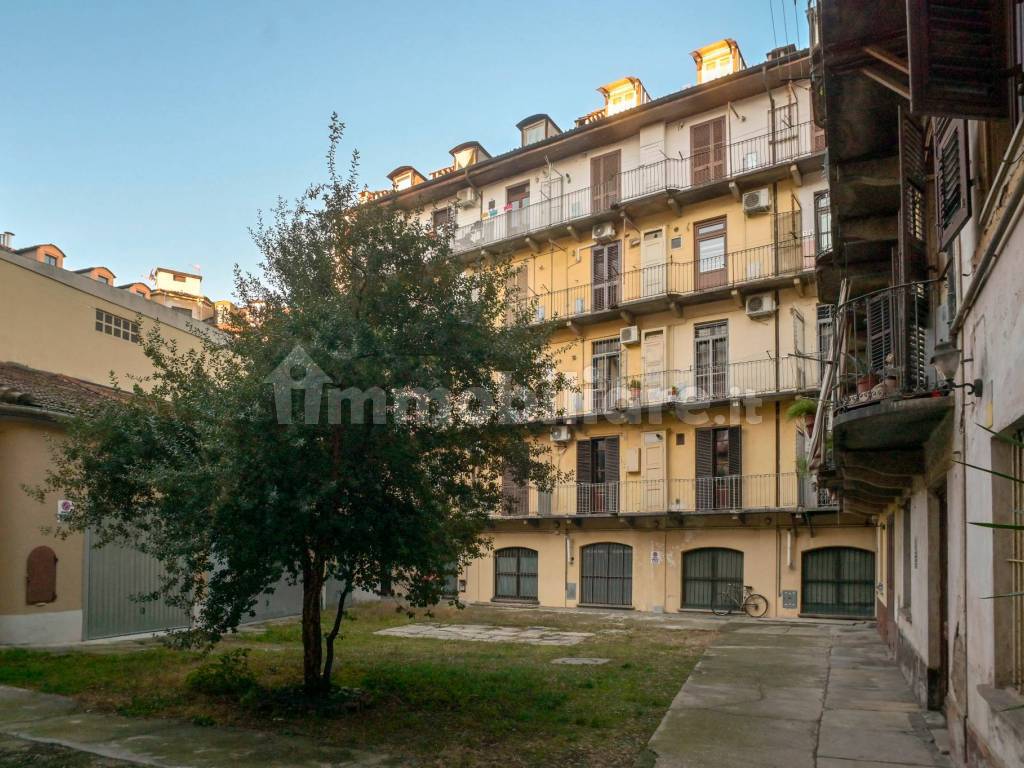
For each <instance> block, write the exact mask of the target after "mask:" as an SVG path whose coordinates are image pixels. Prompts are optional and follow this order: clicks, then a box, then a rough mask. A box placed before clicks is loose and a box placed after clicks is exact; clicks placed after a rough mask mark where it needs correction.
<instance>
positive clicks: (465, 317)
mask: <svg viewBox="0 0 1024 768" xmlns="http://www.w3.org/2000/svg"><path fill="white" fill-rule="evenodd" d="M342 129H343V126H342V124H341V123H340V122H339V121H338V120H337V118H336V117H335V118H334V119H333V121H332V124H331V136H330V150H329V152H328V155H327V168H328V180H327V181H326V182H325V183H322V184H314V185H312V186H311V187H310V188H309V189H308V190H307V192H306V193H305V195H303V197H302V198H300V199H299V200H297V201H295V202H294V203H292V204H290V205H289V204H287V203H285V202H284V201H281V202H279V204H278V205H277V206H276V208H275V209H274V210H273V212H272V216H271V217H270V219H269V221H267V222H264V221H263V220H261V221H260V222H259V224H258V226H257V227H256V228H255V230H254V231H253V238H254V240H255V242H256V245H257V246H258V247H259V249H260V251H261V253H262V256H263V261H262V264H261V273H260V274H259V275H250V274H243V273H242V272H241V271H240V270H238V269H237V268H236V295H237V297H238V299H239V303H240V304H241V305H243V306H245V307H248V308H249V310H250V311H249V312H248V313H245V314H239V315H238V316H236V317H234V318H233V319H232V323H233V325H235V326H236V327H237V328H238V332H237V333H233V334H231V335H229V336H227V337H223V338H222V337H219V336H210V337H209V338H208V339H207V340H206V341H205V342H204V343H203V345H202V346H201V347H200V348H199V349H195V350H185V349H181V348H179V347H178V345H177V344H175V343H174V342H173V341H168V340H166V339H164V338H163V337H162V336H161V334H160V328H159V326H158V325H156V326H152V327H150V328H149V329H148V330H147V331H146V332H145V334H144V342H143V349H144V350H145V353H146V355H147V356H148V357H149V359H150V360H151V361H152V364H153V374H152V375H151V376H150V377H149V378H148V380H146V381H143V382H133V384H134V388H133V391H134V397H132V398H130V399H127V400H115V401H111V402H108V403H106V404H104V405H103V406H102V407H101V408H99V409H98V410H97V411H96V412H95V413H93V414H89V415H88V416H84V417H80V418H77V419H74V420H72V421H71V423H70V424H69V425H68V429H67V434H66V439H65V440H63V441H62V442H61V443H60V444H59V445H58V446H57V447H56V454H55V457H54V470H53V472H52V473H51V475H50V476H49V478H48V480H47V482H46V483H45V484H44V486H42V487H39V488H35V489H33V493H35V494H37V495H39V496H42V495H43V494H44V493H46V492H48V491H51V492H52V491H57V490H58V489H59V491H60V493H61V497H62V498H67V499H71V500H72V501H73V502H74V504H75V508H74V513H73V515H72V517H71V519H69V520H68V521H67V522H65V523H64V524H62V528H61V532H62V533H65V534H66V533H67V532H69V531H81V530H84V529H86V528H89V529H91V530H92V531H93V534H94V537H95V538H96V539H97V540H98V541H99V542H100V543H104V542H108V541H113V542H118V543H122V544H127V545H130V546H134V547H136V548H138V549H141V550H142V551H144V552H148V553H150V554H152V555H154V556H155V557H156V558H158V559H159V560H160V561H161V562H162V563H163V565H164V567H165V569H166V573H167V575H166V578H165V580H164V583H163V585H162V587H161V589H160V590H159V593H156V594H152V595H146V596H143V597H144V599H155V598H157V597H161V596H162V597H163V598H164V599H166V600H167V601H168V602H170V603H171V604H173V605H177V606H179V607H182V608H186V609H188V610H190V611H192V612H193V615H195V616H196V621H195V626H194V627H193V628H192V630H191V631H190V632H189V633H187V634H185V635H184V636H182V638H181V639H182V641H183V642H215V641H217V640H218V639H219V638H220V637H221V636H222V635H223V634H224V633H226V632H229V631H231V630H232V629H234V628H235V627H237V626H238V624H239V622H240V621H241V620H242V619H243V618H245V617H247V616H248V615H249V613H250V611H251V610H252V608H253V606H254V605H255V603H256V600H257V598H258V596H259V595H260V593H262V592H263V591H264V590H265V589H266V588H267V587H269V586H271V585H273V584H274V583H275V582H277V581H278V580H279V579H281V578H282V577H289V578H292V579H295V580H296V581H298V582H299V583H302V585H303V589H304V592H305V594H306V595H307V597H308V598H310V599H307V600H306V613H305V615H304V624H303V642H304V646H305V650H306V658H305V660H304V666H305V672H306V683H307V685H308V686H310V687H311V688H312V687H315V686H316V685H317V684H318V681H317V678H318V675H320V674H321V671H322V674H323V677H324V678H329V677H330V659H331V654H332V652H333V639H334V637H335V635H336V634H337V632H338V629H339V628H340V624H339V625H336V626H335V627H334V628H332V630H331V631H330V632H328V639H327V656H326V659H325V657H324V654H323V633H322V631H321V630H320V626H319V611H320V608H319V601H318V599H315V598H314V597H313V596H318V595H319V594H320V593H321V590H322V587H323V585H324V584H325V583H326V580H327V579H337V580H339V581H341V582H344V583H345V584H346V585H347V586H348V587H350V588H363V589H369V590H376V589H378V588H379V587H380V585H381V584H390V585H392V586H393V587H394V589H395V591H396V593H397V594H399V595H400V596H401V597H402V599H404V601H405V602H406V603H407V605H409V606H414V607H424V606H429V605H432V604H434V603H436V602H437V601H438V600H440V599H441V598H442V593H443V589H444V583H445V578H444V576H445V575H446V574H448V573H450V571H451V569H452V568H453V567H460V566H464V565H465V564H467V563H468V562H470V561H472V560H473V559H475V558H476V557H478V556H479V555H480V554H481V552H482V550H483V549H484V548H485V547H486V546H487V544H486V541H485V539H484V537H483V536H482V534H483V533H484V532H485V530H486V524H487V520H488V517H489V514H490V513H491V512H492V511H496V510H498V508H499V503H500V478H501V476H502V473H503V471H505V470H506V469H509V470H511V472H512V473H513V474H514V475H515V476H516V477H517V479H519V480H521V481H524V482H532V483H535V484H538V485H540V486H543V487H549V486H550V485H551V484H552V483H553V482H554V481H555V480H556V479H558V475H557V473H556V472H555V471H554V470H553V469H552V467H551V465H550V464H549V463H547V462H545V461H542V458H543V456H542V454H543V453H544V451H543V449H541V448H540V447H539V444H538V443H537V442H536V441H532V440H531V439H530V438H531V437H532V436H534V435H536V434H538V432H539V429H540V427H539V425H538V422H539V417H541V416H542V415H544V414H545V412H546V409H545V403H547V402H550V401H551V399H552V397H551V396H552V395H553V393H554V392H555V391H556V390H557V388H558V387H560V386H561V385H562V383H563V382H562V380H561V378H560V377H557V376H556V377H553V376H552V375H551V373H552V371H553V368H554V362H555V358H554V352H552V351H549V350H548V348H547V341H548V338H549V334H550V332H551V330H550V328H548V327H545V326H543V325H539V324H534V323H532V322H531V321H532V318H533V307H531V306H530V305H529V302H513V301H512V299H513V296H512V294H511V293H510V291H511V290H514V288H513V287H512V286H513V285H514V284H513V283H512V282H511V281H510V280H509V277H510V276H511V275H512V271H511V269H510V267H508V266H507V265H497V266H496V267H495V268H493V269H489V270H487V271H486V272H478V273H474V274H468V273H466V271H465V268H464V266H463V265H462V263H461V262H460V261H459V260H458V259H457V258H456V257H455V256H454V255H453V254H452V252H451V250H450V242H449V238H447V237H444V236H438V234H437V233H435V232H433V231H432V230H431V229H430V228H429V227H427V226H424V225H423V224H421V223H419V221H418V219H417V218H416V217H415V215H414V214H412V213H408V212H404V211H401V210H399V209H398V208H396V207H395V206H384V205H379V204H374V205H360V204H359V202H358V189H359V185H358V183H357V177H356V174H355V168H356V164H357V157H356V156H355V155H354V156H353V160H352V166H351V170H350V171H349V172H348V174H347V175H346V176H344V177H342V176H341V175H340V174H339V172H338V170H337V167H336V151H337V147H338V143H339V141H340V139H341V134H342ZM510 308H511V309H510ZM300 350H301V352H302V354H299V351H300ZM310 361H311V362H310ZM282 366H283V367H282ZM295 369H298V370H295ZM282 372H283V375H284V379H283V381H284V387H283V388H280V387H278V386H277V385H275V384H273V383H272V382H274V381H277V382H281V381H282V379H281V378H280V377H281V375H282ZM320 372H322V375H321V373H320ZM306 375H311V376H314V378H317V379H318V381H323V380H327V381H329V382H332V383H333V386H330V387H328V388H327V391H326V392H325V393H324V395H325V396H323V397H321V398H320V399H319V401H318V400H316V399H315V398H314V399H311V400H309V401H308V402H305V401H304V400H303V395H304V393H303V391H301V390H298V389H290V387H289V384H288V383H289V382H291V381H294V380H296V379H299V378H302V377H303V376H306ZM275 377H276V378H275ZM499 381H509V382H512V385H511V386H510V387H508V388H507V390H508V391H505V390H502V391H499V392H498V393H497V394H498V396H497V397H495V399H494V400H493V401H489V400H487V399H486V398H485V399H480V398H476V397H474V393H477V392H478V391H479V390H480V388H486V389H488V390H490V391H493V390H494V384H495V382H499ZM352 388H354V389H355V390H358V391H361V392H377V391H379V392H381V393H383V394H384V395H385V396H386V408H384V409H382V410H380V411H379V412H378V413H377V414H376V416H377V417H379V418H374V416H375V414H374V412H373V405H374V401H373V399H372V398H369V399H366V400H363V399H360V398H358V397H346V396H345V393H346V392H348V393H351V392H352V391H353V389H352ZM278 389H279V390H280V391H277V390H278ZM410 392H442V393H445V394H446V397H435V398H427V399H426V400H425V402H422V405H423V407H422V409H421V410H418V411H415V410H413V409H412V408H411V407H409V406H410V404H409V402H408V401H405V402H404V404H403V400H402V397H401V396H402V395H404V394H406V393H410ZM282 393H283V396H282V398H278V397H276V395H277V394H282ZM513 395H514V397H513ZM279 402H281V403H283V409H282V410H280V411H279V409H278V408H277V406H278V403H279ZM309 404H312V406H311V414H310V415H311V416H312V417H313V418H312V419H309V420H308V421H309V423H307V420H306V419H305V418H304V417H305V416H306V415H307V414H309V411H308V410H307V408H306V406H308V405H309ZM515 404H518V406H519V407H518V408H515V407H514V405H515ZM510 416H512V417H514V418H511V419H510ZM323 683H324V685H325V688H326V685H327V683H329V680H324V681H323Z"/></svg>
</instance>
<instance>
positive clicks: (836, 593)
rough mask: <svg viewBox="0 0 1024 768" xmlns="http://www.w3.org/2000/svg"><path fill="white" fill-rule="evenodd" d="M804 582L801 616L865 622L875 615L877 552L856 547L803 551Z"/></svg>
mask: <svg viewBox="0 0 1024 768" xmlns="http://www.w3.org/2000/svg"><path fill="white" fill-rule="evenodd" d="M802 580H803V605H802V607H801V613H802V614H805V615H810V616H831V617H840V618H865V619H870V618H871V617H873V616H874V615H875V553H874V552H869V551H868V550H866V549H855V548H853V547H823V548H822V549H812V550H810V551H808V552H804V554H803V577H802Z"/></svg>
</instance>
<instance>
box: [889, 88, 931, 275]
mask: <svg viewBox="0 0 1024 768" xmlns="http://www.w3.org/2000/svg"><path fill="white" fill-rule="evenodd" d="M899 122H900V198H901V203H900V234H899V244H900V254H899V256H900V262H899V274H898V275H897V276H896V283H897V284H902V283H905V282H908V281H909V280H915V279H920V278H923V277H925V271H926V269H927V258H926V254H925V230H924V189H925V175H926V173H925V162H924V130H923V129H922V128H921V126H920V124H919V123H918V122H917V120H916V119H914V118H913V117H911V116H910V115H909V114H908V113H907V112H906V111H905V110H904V109H903V108H902V107H900V115H899Z"/></svg>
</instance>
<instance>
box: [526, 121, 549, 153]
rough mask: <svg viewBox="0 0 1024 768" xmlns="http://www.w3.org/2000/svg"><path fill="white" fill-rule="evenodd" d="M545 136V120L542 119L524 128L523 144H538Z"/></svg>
mask: <svg viewBox="0 0 1024 768" xmlns="http://www.w3.org/2000/svg"><path fill="white" fill-rule="evenodd" d="M544 139H545V136H544V121H543V120H541V121H540V122H539V123H534V124H533V125H528V126H526V127H525V128H523V146H524V147H525V146H527V145H528V144H536V143H537V142H538V141H543V140H544Z"/></svg>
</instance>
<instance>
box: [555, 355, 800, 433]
mask: <svg viewBox="0 0 1024 768" xmlns="http://www.w3.org/2000/svg"><path fill="white" fill-rule="evenodd" d="M819 368H820V364H819V362H818V361H817V360H815V359H813V358H808V357H798V356H796V355H788V356H786V357H780V358H778V359H763V360H746V361H742V362H735V363H727V364H724V365H713V366H705V367H694V368H688V369H683V370H670V371H658V372H656V373H646V374H643V375H638V376H622V377H616V378H613V379H608V380H603V381H591V382H586V383H584V384H582V385H581V386H580V387H578V388H577V389H574V390H567V391H564V392H561V393H559V395H558V397H557V401H556V402H555V403H554V404H553V407H552V416H553V417H555V418H561V419H575V418H581V417H585V416H592V415H593V416H596V415H600V414H608V413H612V412H616V411H628V410H630V409H640V408H656V407H665V406H674V405H678V406H686V407H692V406H694V405H700V404H712V403H717V402H725V401H728V400H733V399H737V398H743V397H749V396H755V395H773V394H785V393H793V394H796V393H799V392H805V391H808V390H812V389H817V387H818V384H819V381H820V371H819Z"/></svg>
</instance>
